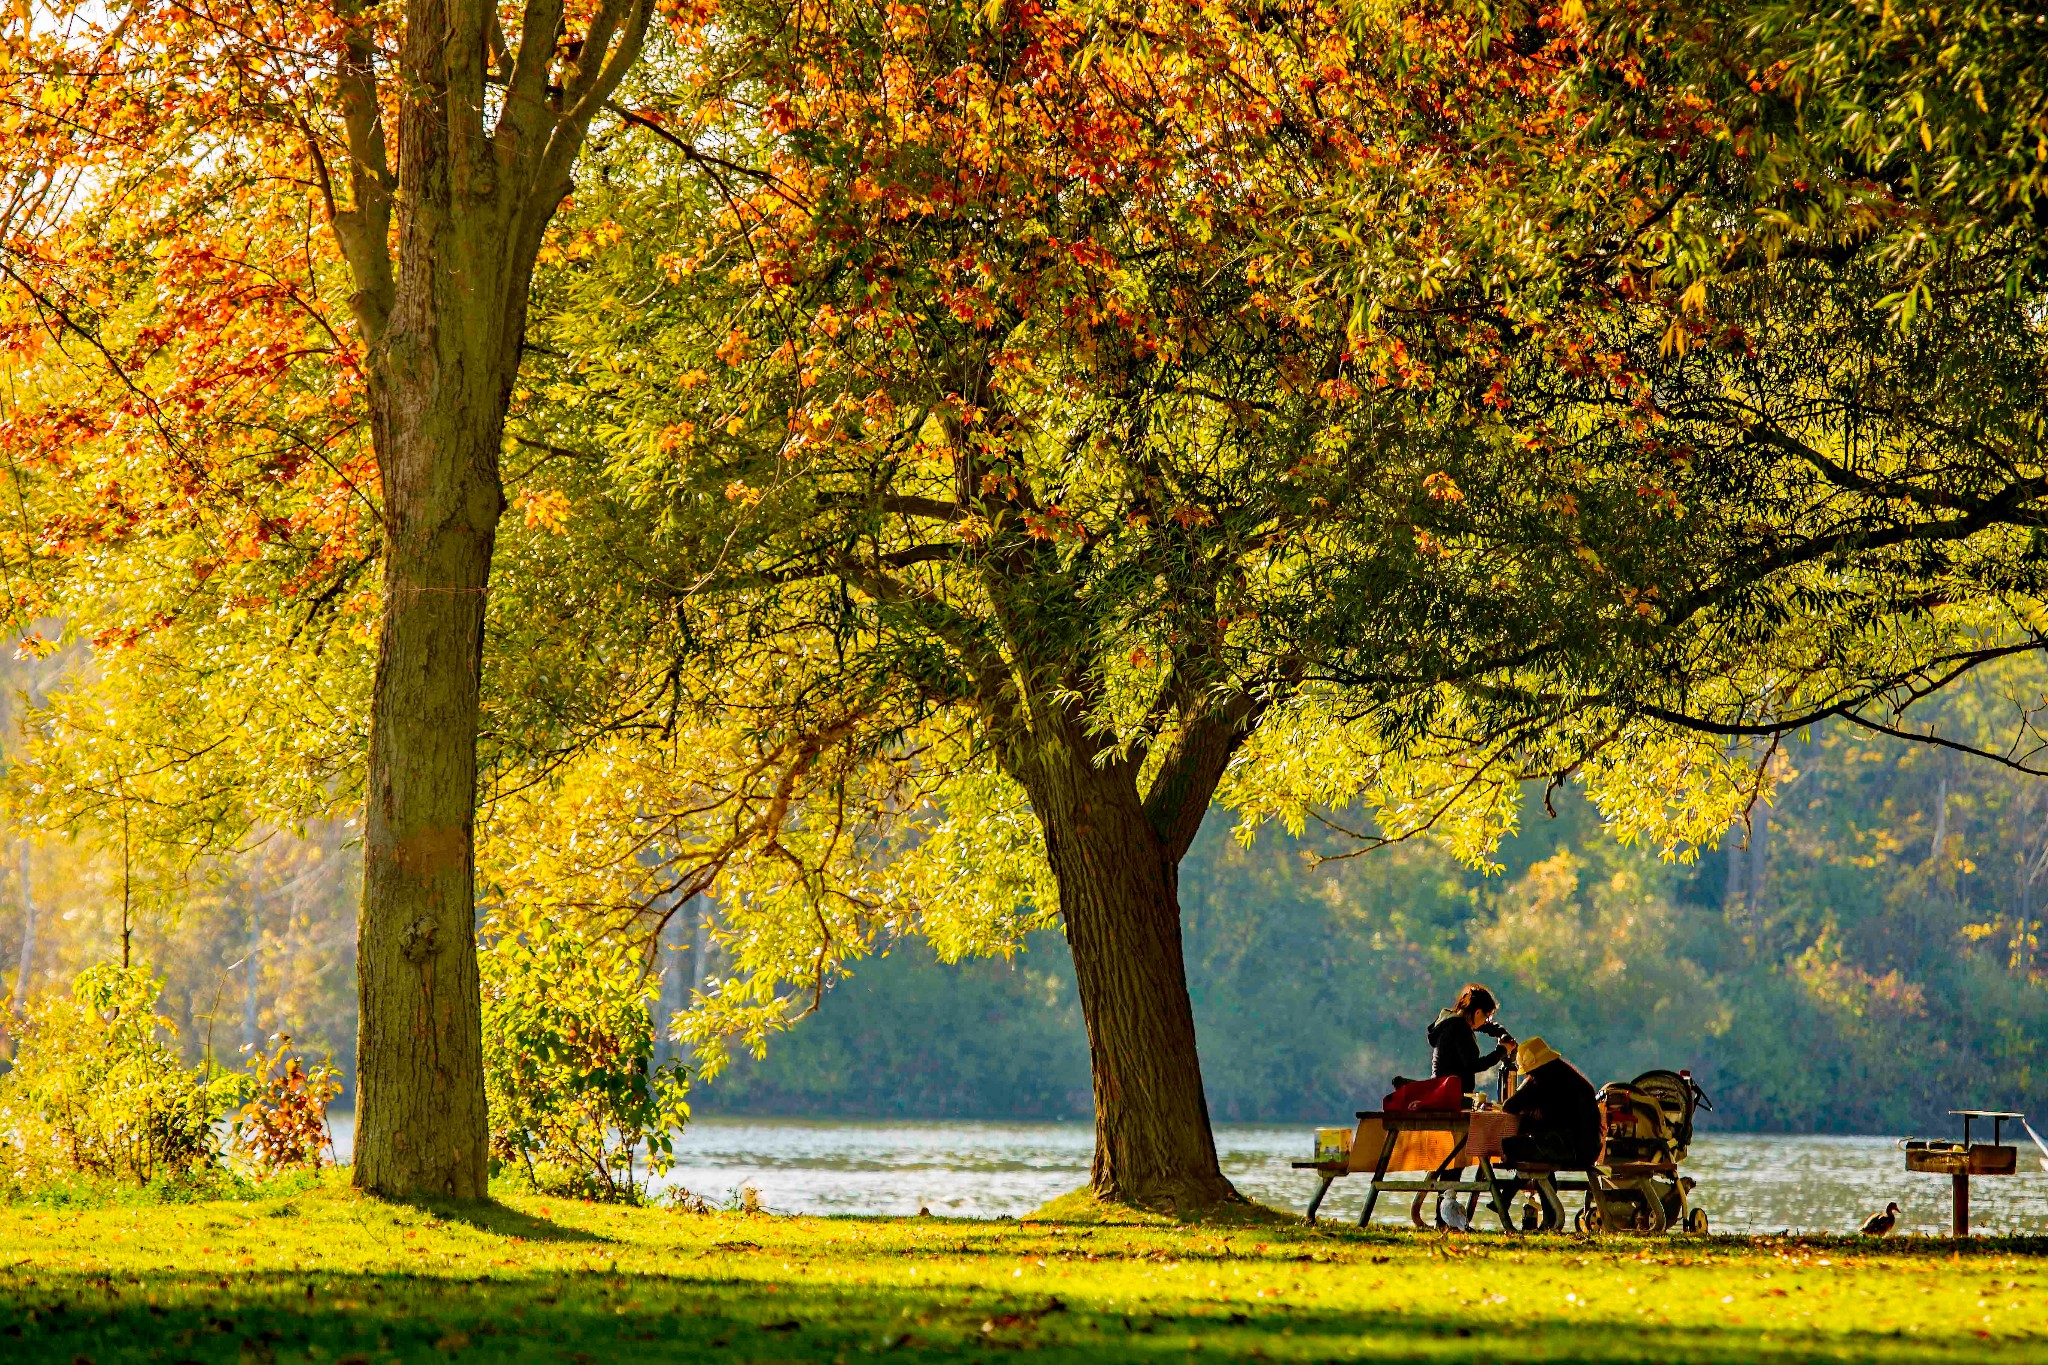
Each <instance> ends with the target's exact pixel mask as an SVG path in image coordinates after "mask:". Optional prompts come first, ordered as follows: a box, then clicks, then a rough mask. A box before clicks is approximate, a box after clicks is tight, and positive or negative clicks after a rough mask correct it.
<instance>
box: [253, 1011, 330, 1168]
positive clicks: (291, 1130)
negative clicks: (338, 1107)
mask: <svg viewBox="0 0 2048 1365" xmlns="http://www.w3.org/2000/svg"><path fill="white" fill-rule="evenodd" d="M270 1041H271V1043H272V1044H273V1046H272V1048H271V1050H270V1051H269V1052H264V1051H263V1050H262V1049H261V1048H254V1047H252V1048H251V1056H250V1058H249V1065H248V1073H247V1075H248V1086H249V1096H250V1098H249V1101H248V1103H246V1104H244V1105H243V1106H242V1108H241V1112H240V1113H239V1114H237V1115H236V1116H235V1125H234V1135H235V1142H236V1144H237V1145H238V1146H240V1147H241V1148H243V1149H244V1150H245V1151H247V1152H248V1153H249V1157H250V1160H252V1161H253V1162H254V1163H255V1165H256V1169H257V1170H258V1171H259V1172H260V1173H261V1174H263V1175H275V1174H277V1173H278V1172H279V1171H287V1170H297V1169H303V1170H317V1169H318V1168H319V1166H320V1149H321V1148H323V1147H325V1148H329V1149H330V1150H331V1149H332V1147H333V1145H334V1137H333V1135H332V1134H331V1133H329V1132H328V1130H327V1105H328V1103H329V1102H330V1101H331V1100H333V1098H334V1097H335V1096H336V1095H339V1094H340V1093H341V1073H340V1072H339V1071H338V1070H336V1069H335V1067H334V1065H333V1064H332V1063H331V1062H329V1061H320V1062H315V1063H314V1064H313V1066H312V1069H311V1070H308V1069H307V1067H306V1065H305V1063H304V1061H302V1060H301V1059H300V1058H298V1057H294V1056H288V1055H286V1054H288V1053H289V1052H290V1051H291V1046H292V1040H291V1035H290V1034H287V1033H273V1034H272V1035H270Z"/></svg>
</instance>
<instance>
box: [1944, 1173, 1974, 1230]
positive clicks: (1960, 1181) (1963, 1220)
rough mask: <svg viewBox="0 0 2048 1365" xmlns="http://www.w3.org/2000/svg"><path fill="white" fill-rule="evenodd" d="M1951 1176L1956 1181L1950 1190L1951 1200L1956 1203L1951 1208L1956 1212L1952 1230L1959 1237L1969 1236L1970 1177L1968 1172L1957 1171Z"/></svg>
mask: <svg viewBox="0 0 2048 1365" xmlns="http://www.w3.org/2000/svg"><path fill="white" fill-rule="evenodd" d="M1949 1178H1950V1179H1951V1180H1953V1181H1954V1182H1955V1183H1954V1186H1953V1188H1952V1190H1951V1192H1950V1193H1951V1196H1952V1199H1951V1202H1952V1203H1953V1205H1954V1207H1953V1209H1952V1210H1951V1212H1952V1213H1953V1214H1954V1219H1953V1222H1952V1224H1951V1231H1952V1232H1953V1233H1954V1234H1955V1235H1956V1236H1957V1237H1968V1236H1969V1235H1970V1177H1969V1175H1968V1173H1966V1172H1963V1171H1957V1172H1956V1173H1955V1174H1954V1175H1953V1176H1951V1177H1949Z"/></svg>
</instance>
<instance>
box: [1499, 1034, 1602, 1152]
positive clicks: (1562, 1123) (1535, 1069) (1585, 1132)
mask: <svg viewBox="0 0 2048 1365" xmlns="http://www.w3.org/2000/svg"><path fill="white" fill-rule="evenodd" d="M1518 1060H1519V1065H1518V1066H1517V1068H1516V1069H1517V1072H1518V1073H1519V1075H1520V1077H1521V1084H1520V1085H1518V1086H1517V1087H1516V1088H1515V1093H1514V1094H1513V1095H1511V1096H1509V1098H1508V1101H1507V1103H1505V1104H1503V1105H1502V1106H1501V1108H1503V1109H1505V1110H1507V1111H1508V1112H1509V1113H1510V1114H1513V1115H1514V1116H1515V1117H1516V1118H1517V1119H1519V1120H1520V1121H1521V1122H1520V1124H1519V1127H1520V1131H1519V1132H1517V1133H1516V1134H1515V1135H1514V1136H1513V1137H1511V1138H1507V1139H1505V1140H1503V1141H1502V1143H1501V1145H1500V1146H1501V1156H1502V1158H1503V1159H1504V1160H1505V1161H1506V1162H1507V1164H1508V1165H1510V1166H1514V1167H1520V1166H1522V1165H1523V1164H1525V1163H1527V1162H1532V1161H1533V1162H1540V1163H1542V1164H1543V1165H1546V1166H1563V1167H1567V1168H1570V1169H1580V1168H1583V1167H1585V1166H1589V1165H1591V1164H1592V1163H1594V1162H1596V1161H1598V1160H1599V1159H1600V1100H1599V1097H1598V1096H1597V1095H1596V1094H1595V1093H1594V1091H1593V1083H1592V1082H1591V1081H1589V1080H1587V1079H1586V1075H1585V1073H1584V1072H1582V1071H1580V1070H1579V1069H1578V1068H1577V1067H1575V1066H1573V1065H1572V1064H1571V1063H1570V1062H1568V1061H1566V1060H1565V1059H1564V1058H1562V1057H1560V1056H1558V1055H1557V1053H1556V1052H1555V1051H1554V1050H1553V1049H1552V1048H1551V1046H1550V1045H1549V1044H1548V1043H1546V1042H1544V1041H1543V1040H1542V1039H1541V1038H1531V1039H1530V1040H1529V1041H1528V1042H1526V1043H1524V1044H1522V1046H1521V1049H1520V1052H1519V1057H1518Z"/></svg>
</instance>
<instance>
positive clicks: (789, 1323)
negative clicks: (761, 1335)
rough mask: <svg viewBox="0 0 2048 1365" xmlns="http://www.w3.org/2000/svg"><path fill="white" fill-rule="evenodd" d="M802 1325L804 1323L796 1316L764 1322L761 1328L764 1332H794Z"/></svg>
mask: <svg viewBox="0 0 2048 1365" xmlns="http://www.w3.org/2000/svg"><path fill="white" fill-rule="evenodd" d="M802 1326H803V1324H802V1323H800V1322H798V1321H797V1320H796V1319H795V1318H785V1319H784V1320H783V1321H781V1322H764V1323H762V1324H761V1330H762V1331H764V1332H794V1331H796V1330H797V1329H798V1328H800V1327H802Z"/></svg>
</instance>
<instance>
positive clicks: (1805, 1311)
mask: <svg viewBox="0 0 2048 1365" xmlns="http://www.w3.org/2000/svg"><path fill="white" fill-rule="evenodd" d="M1017 1351H1034V1352H1038V1353H1040V1354H1042V1355H1045V1356H1047V1357H1050V1358H1052V1359H1056V1360H1061V1359H1063V1360H1148V1361H1149V1360H1170V1361H1175V1362H1181V1361H1192V1360H1226V1359H1228V1360H1238V1359H1245V1358H1252V1359H1270V1360H1303V1361H1307V1360H1331V1359H1356V1360H1424V1361H1466V1360H1470V1361H1498V1360H1503V1359H1507V1360H1544V1361H1564V1360H1597V1361H1629V1362H1645V1363H1652V1362H1654V1363H1656V1365H1662V1362H1672V1361H1728V1362H1737V1361H1742V1362H1747V1361H1795V1360H1843V1361H1923V1360H1925V1361H1932V1360H1944V1361H1947V1360H1954V1361H2022V1360H2024V1361H2041V1360H2044V1359H2048V1241H2043V1240H2033V1241H2027V1242H2013V1241H2004V1242H2001V1241H1990V1240H1986V1241H1983V1242H1980V1243H1977V1244H1975V1245H1972V1246H1970V1247H1968V1248H1967V1249H1965V1250H1964V1251H1962V1252H1961V1253H1960V1254H1958V1253H1956V1252H1954V1251H1952V1250H1951V1249H1950V1247H1949V1246H1948V1244H1947V1243H1944V1242H1937V1241H1897V1242H1891V1243H1885V1244H1876V1243H1856V1242H1849V1241H1843V1240H1839V1239H1778V1238H1758V1239H1750V1238H1732V1237H1716V1238H1711V1239H1692V1238H1687V1239H1670V1238H1634V1237H1611V1238H1606V1239H1603V1240H1599V1241H1586V1240H1583V1239H1579V1238H1575V1237H1555V1236H1552V1237H1542V1238H1533V1237H1532V1238H1521V1239H1516V1240H1513V1241H1509V1240H1507V1239H1504V1238H1502V1237H1501V1236H1499V1235H1498V1234H1494V1235H1484V1234H1480V1235H1447V1234H1436V1233H1431V1234H1422V1233H1403V1232H1378V1231H1376V1232H1371V1233H1363V1232H1360V1231H1358V1230H1357V1229H1355V1228H1343V1227H1339V1228H1318V1229H1313V1230H1312V1229H1308V1228H1305V1227H1302V1226H1301V1225H1300V1224H1298V1223H1293V1224H1287V1225H1281V1224H1277V1223H1275V1224H1270V1225H1264V1226H1258V1225H1253V1226H1234V1227H1171V1226H1163V1225H1158V1226H1154V1225H1124V1226H1111V1225H1101V1224H1096V1225H1086V1224H1068V1223H1033V1222H1026V1223H1017V1222H1007V1221H1005V1222H994V1223H986V1222H965V1221H952V1220H945V1219H932V1218H924V1219H880V1218H876V1219H862V1218H784V1217H776V1216H769V1215H754V1216H748V1215H745V1214H739V1213H715V1214H688V1213H676V1212H669V1211H666V1210H659V1209H615V1208H607V1207H600V1206H594V1205H588V1204H578V1203H573V1202H569V1201H564V1200H550V1199H537V1198H529V1197H525V1196H511V1197H508V1198H506V1199H505V1200H504V1201H503V1202H501V1203H498V1204H493V1205H487V1206H481V1207H475V1208H457V1207H450V1208H435V1207H424V1206H412V1205H394V1204H386V1203H379V1202H377V1201H373V1200H368V1199H362V1198H359V1197H357V1196H355V1195H354V1194H353V1193H351V1192H350V1191H349V1190H348V1189H347V1188H346V1186H345V1185H344V1184H343V1183H342V1181H341V1177H339V1176H337V1175H333V1174H330V1175H329V1176H328V1177H327V1178H326V1179H325V1181H324V1183H322V1184H319V1185H317V1186H312V1187H305V1186H302V1187H301V1188H300V1189H299V1190H298V1192H297V1193H292V1194H273V1195H269V1196H266V1197H260V1198H254V1199H250V1200H248V1201H246V1202H244V1201H240V1200H226V1201H220V1202H214V1203H199V1204H185V1205H143V1206H132V1207H131V1206H102V1207H85V1208H76V1207H74V1208H51V1207H38V1206H33V1205H16V1206H7V1207H0V1361H5V1362H10V1363H11V1362H16V1361H23V1362H30V1361H60V1362H72V1363H73V1365H75V1362H78V1361H91V1362H93V1363H94V1365H111V1363H112V1362H115V1361H131V1360H159V1361H185V1360H191V1361H237V1362H249V1361H255V1362H268V1361H300V1360H307V1359H311V1360H320V1361H339V1362H356V1363H357V1365H362V1363H365V1362H371V1361H389V1360H440V1359H449V1358H456V1359H460V1358H468V1359H474V1360H499V1359H508V1360H537V1361H539V1360H545V1361H572V1362H585V1363H594V1365H614V1362H628V1361H653V1360H664V1361H667V1360H692V1361H694V1360H708V1361H720V1362H723V1361H742V1360H751V1361H770V1360H805V1361H808V1360H825V1361H838V1360H848V1361H850V1360H856V1359H860V1358H863V1357H868V1356H885V1357H888V1358H890V1359H893V1360H902V1361H913V1360H925V1359H948V1360H957V1359H979V1360H984V1361H995V1360H1000V1359H1003V1358H1004V1357H1005V1356H1006V1355H1007V1354H1009V1353H1012V1352H1017Z"/></svg>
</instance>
